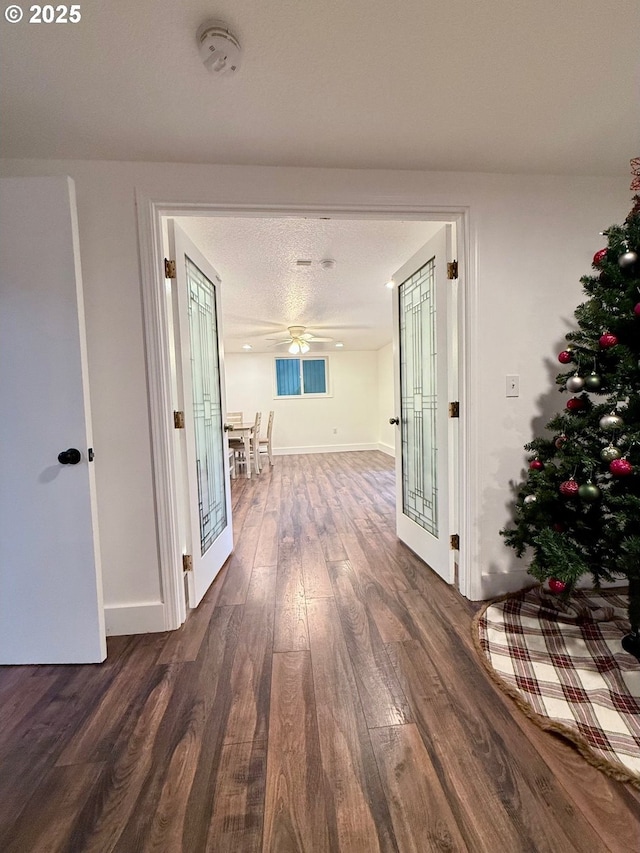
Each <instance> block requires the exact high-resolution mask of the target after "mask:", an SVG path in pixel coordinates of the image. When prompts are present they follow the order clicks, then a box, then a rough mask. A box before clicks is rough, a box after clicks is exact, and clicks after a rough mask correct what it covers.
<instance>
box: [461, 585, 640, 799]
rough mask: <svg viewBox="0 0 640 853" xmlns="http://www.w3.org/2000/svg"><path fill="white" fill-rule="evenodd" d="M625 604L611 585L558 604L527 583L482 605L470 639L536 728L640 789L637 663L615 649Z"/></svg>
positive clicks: (624, 623)
mask: <svg viewBox="0 0 640 853" xmlns="http://www.w3.org/2000/svg"><path fill="white" fill-rule="evenodd" d="M627 604H628V598H627V596H626V595H624V594H621V591H620V590H618V589H615V590H600V591H598V592H596V591H593V590H584V591H582V590H576V591H574V592H573V593H572V596H571V598H570V599H569V600H568V601H564V600H563V598H562V597H561V596H558V595H554V594H552V593H549V592H547V591H545V590H543V589H542V588H541V587H534V588H533V589H529V590H524V591H523V592H520V593H518V594H516V595H512V596H508V597H507V598H504V599H501V600H499V601H495V602H492V603H489V604H488V605H486V607H484V608H483V610H481V611H480V612H479V613H478V615H477V616H476V618H475V620H474V635H475V636H474V639H475V642H476V647H477V648H478V651H479V652H480V655H481V657H482V660H483V663H484V664H485V666H486V667H487V669H488V671H489V673H490V674H491V676H492V677H493V678H494V680H496V681H497V683H498V684H499V685H500V687H501V688H502V689H503V690H505V692H507V693H508V694H509V695H510V696H512V697H513V698H514V699H515V700H516V702H517V703H518V705H519V706H520V707H521V708H522V710H523V711H525V713H527V714H528V716H530V717H531V718H532V719H534V720H535V721H536V722H537V723H538V725H540V726H542V728H545V729H550V730H552V731H556V732H558V733H560V734H563V735H564V736H565V737H567V738H569V739H570V740H572V741H573V742H574V743H575V744H576V745H577V746H578V748H579V749H580V752H581V753H582V754H583V755H584V757H585V758H586V759H587V760H588V761H590V762H591V763H592V764H595V765H596V766H597V767H599V768H600V769H602V770H604V771H605V772H607V773H609V775H611V776H613V777H615V778H617V779H621V780H624V781H628V782H631V784H633V785H634V786H635V787H638V788H640V662H639V661H638V660H637V659H636V658H635V657H633V656H632V655H630V654H627V653H626V652H625V651H623V649H622V647H621V646H620V640H621V639H622V637H623V635H624V634H626V633H627V632H628V630H629V622H628V620H627V615H626V614H627Z"/></svg>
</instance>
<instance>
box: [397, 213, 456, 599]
mask: <svg viewBox="0 0 640 853" xmlns="http://www.w3.org/2000/svg"><path fill="white" fill-rule="evenodd" d="M451 257H452V230H451V226H450V225H445V226H443V227H442V229H441V230H440V231H439V232H438V233H437V234H436V235H435V236H434V237H433V238H432V239H431V240H430V241H429V242H428V243H427V244H426V245H425V246H423V247H422V248H421V249H420V250H419V251H418V252H417V253H416V254H415V255H414V256H413V257H412V258H410V260H408V261H407V262H406V263H405V264H404V265H403V266H402V267H401V268H400V269H399V270H398V272H397V273H396V274H395V275H394V277H393V278H394V281H395V282H396V285H397V286H396V288H395V290H394V304H393V328H394V362H395V363H394V374H395V376H394V382H395V403H396V411H395V415H394V418H393V420H397V426H396V529H397V534H398V538H399V539H401V540H402V541H403V542H405V543H406V544H407V545H408V546H409V547H410V548H411V549H412V550H413V551H415V553H416V554H418V556H419V557H421V558H422V559H423V560H424V561H425V563H427V564H428V565H429V566H430V567H431V568H432V569H433V570H434V571H435V572H437V573H438V574H439V575H440V576H441V577H442V578H443V579H444V580H446V581H447V583H453V581H454V574H455V571H454V570H455V566H454V557H455V552H454V551H453V550H452V548H451V534H452V533H454V532H455V531H454V530H453V524H454V521H455V500H454V498H455V480H456V478H455V476H454V475H455V469H456V458H455V447H456V442H455V440H452V439H454V438H455V435H454V432H453V431H454V429H455V424H456V423H457V421H454V420H452V419H450V418H449V405H448V404H449V401H450V400H453V399H456V398H455V397H453V396H451V395H452V392H453V391H454V386H455V381H456V378H457V377H456V368H457V358H456V346H455V344H456V337H455V334H452V328H453V327H454V320H455V305H454V300H455V283H454V282H451V281H448V279H447V262H448V261H449V260H451Z"/></svg>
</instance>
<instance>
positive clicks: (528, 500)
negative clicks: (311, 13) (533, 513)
mask: <svg viewBox="0 0 640 853" xmlns="http://www.w3.org/2000/svg"><path fill="white" fill-rule="evenodd" d="M537 500H538V498H537V497H536V496H535V495H527V496H526V498H525V499H524V503H526V504H533V503H535V502H536V501H537Z"/></svg>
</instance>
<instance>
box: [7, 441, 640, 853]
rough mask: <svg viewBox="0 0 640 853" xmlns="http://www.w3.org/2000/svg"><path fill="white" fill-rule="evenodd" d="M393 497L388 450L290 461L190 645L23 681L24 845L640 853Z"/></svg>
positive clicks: (630, 813)
mask: <svg viewBox="0 0 640 853" xmlns="http://www.w3.org/2000/svg"><path fill="white" fill-rule="evenodd" d="M393 488H394V475H393V470H392V463H391V460H390V459H389V458H387V457H385V456H383V455H382V454H380V453H342V454H335V455H324V456H297V457H296V456H289V457H278V458H277V460H276V465H275V467H274V468H273V469H271V470H269V469H268V470H266V471H265V472H263V474H261V475H260V477H258V478H255V479H252V480H250V481H247V480H244V479H239V480H237V481H236V482H235V483H234V489H233V502H234V525H235V531H236V542H237V546H236V550H235V553H234V555H233V556H232V558H231V559H230V560H229V562H228V564H227V566H226V567H225V568H224V569H223V572H222V574H221V575H220V576H219V578H218V579H217V580H216V582H215V583H214V585H213V586H212V588H211V589H210V590H209V592H208V593H207V595H206V597H205V599H204V601H203V602H202V604H201V605H200V607H199V608H198V610H197V611H196V612H194V613H193V614H192V615H191V616H190V618H189V619H188V620H187V622H186V624H185V625H184V626H183V627H182V628H181V629H180V630H179V631H176V632H172V633H166V634H147V635H142V636H136V637H118V638H113V639H111V640H110V642H109V657H108V660H107V661H106V662H105V663H104V664H102V665H95V666H58V667H54V666H41V667H4V668H1V669H0V851H3V853H29V851H37V853H44V852H45V851H69V853H81V852H82V853H84V851H96V853H107V851H112V850H114V851H120V853H138V851H161V852H162V853H180V851H185V853H200V851H215V853H226V851H229V853H249V851H260V850H262V851H265V853H266V851H269V853H290V851H307V852H308V853H342V851H349V853H356V851H357V853H374V851H379V850H380V851H415V853H426V851H430V850H459V851H473V853H476V851H491V853H518V851H550V853H564V851H584V853H586V851H606V850H610V851H620V853H634V852H636V851H640V795H639V794H638V793H637V792H634V791H633V790H632V789H631V788H630V787H629V786H625V785H623V784H620V783H616V782H613V781H612V780H610V779H608V778H607V777H606V776H604V775H603V774H602V773H600V772H599V771H597V770H595V769H594V768H592V767H591V766H589V765H588V764H587V763H585V762H584V760H583V759H582V758H581V757H580V756H579V755H578V754H577V753H576V752H575V751H574V750H573V749H572V748H571V747H570V746H568V745H567V744H565V743H564V742H563V741H562V740H560V739H558V738H556V737H555V736H553V735H550V734H545V733H544V732H542V731H541V730H540V729H538V728H537V727H536V726H535V725H534V724H533V723H531V722H530V721H529V720H527V719H526V718H525V717H524V716H523V715H522V714H521V713H520V712H519V711H518V710H517V709H516V708H515V707H514V706H513V705H512V703H511V702H510V700H509V699H507V698H506V697H504V696H503V695H502V694H501V692H500V691H499V690H498V689H497V688H496V687H495V686H494V685H493V684H492V682H491V681H490V680H489V679H488V678H487V676H486V675H485V673H484V670H483V669H482V667H481V666H480V664H479V663H478V661H477V660H476V655H475V652H474V650H473V646H472V642H471V637H470V623H471V618H472V613H473V606H472V605H470V604H469V603H468V602H465V600H464V599H462V598H461V597H460V596H459V595H458V594H457V593H456V592H455V591H454V590H452V589H451V588H449V587H447V586H446V585H445V584H444V583H442V582H441V581H440V580H439V579H438V578H437V577H436V576H435V575H434V574H433V573H432V572H431V571H430V570H429V569H428V568H426V567H425V566H424V565H423V564H422V563H421V562H420V561H419V560H418V559H417V558H415V557H414V556H413V555H412V554H411V552H410V551H408V550H407V549H406V548H405V547H404V546H403V545H401V544H400V543H399V542H398V541H397V540H396V538H395V535H394V498H393Z"/></svg>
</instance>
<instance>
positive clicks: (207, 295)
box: [167, 220, 233, 607]
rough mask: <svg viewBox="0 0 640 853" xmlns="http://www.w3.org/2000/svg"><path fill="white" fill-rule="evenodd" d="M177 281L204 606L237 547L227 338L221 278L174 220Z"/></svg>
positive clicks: (182, 508)
mask: <svg viewBox="0 0 640 853" xmlns="http://www.w3.org/2000/svg"><path fill="white" fill-rule="evenodd" d="M167 225H168V234H169V246H170V251H171V255H172V257H174V258H175V260H176V278H175V279H174V280H173V282H172V292H171V302H172V308H171V312H172V318H173V334H174V338H175V347H176V371H175V376H174V379H175V387H174V395H175V396H174V400H175V403H174V405H175V408H176V409H177V410H183V411H184V426H185V428H184V430H181V429H180V430H176V431H175V435H176V449H175V462H176V493H177V502H178V506H179V528H180V529H179V536H180V539H181V541H182V552H183V554H188V555H190V556H191V561H192V570H191V571H188V572H187V573H186V581H187V590H188V603H189V606H190V607H196V606H197V605H198V603H199V602H200V600H201V599H202V596H203V595H204V594H205V592H206V591H207V589H208V588H209V586H210V585H211V583H212V581H213V579H214V578H215V576H216V575H217V574H218V572H219V571H220V569H221V568H222V566H223V564H224V563H225V561H226V559H227V557H228V556H229V554H230V553H231V550H232V548H233V529H232V523H231V522H232V519H231V490H230V488H229V480H228V477H229V462H228V443H227V438H226V434H225V432H224V430H223V415H224V413H225V412H226V402H225V388H224V352H223V350H222V346H221V343H220V339H221V328H220V289H221V283H220V278H219V276H218V274H217V272H216V271H215V269H214V268H213V267H212V266H211V264H210V263H209V261H208V260H207V259H206V258H205V257H204V255H203V254H202V253H201V252H200V251H199V249H198V248H197V247H196V246H194V244H193V243H192V242H191V241H190V240H189V238H188V237H187V235H186V234H185V233H184V232H183V231H182V230H181V229H180V228H179V227H178V225H177V224H176V223H175V222H174V221H173V220H169V222H168V223H167Z"/></svg>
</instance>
